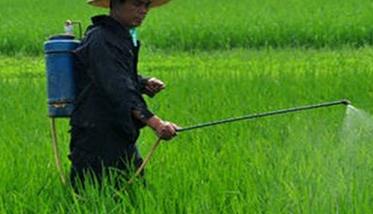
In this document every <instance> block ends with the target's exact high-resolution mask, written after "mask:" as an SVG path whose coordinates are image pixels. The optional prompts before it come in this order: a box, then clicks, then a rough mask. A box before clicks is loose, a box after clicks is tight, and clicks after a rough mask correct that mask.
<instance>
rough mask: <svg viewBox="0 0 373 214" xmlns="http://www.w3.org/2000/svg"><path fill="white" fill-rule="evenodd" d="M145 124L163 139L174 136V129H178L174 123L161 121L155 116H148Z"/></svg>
mask: <svg viewBox="0 0 373 214" xmlns="http://www.w3.org/2000/svg"><path fill="white" fill-rule="evenodd" d="M146 124H147V125H148V126H150V127H151V128H152V129H153V130H154V131H155V132H156V133H157V135H158V136H159V137H160V138H161V139H163V140H171V139H172V138H174V137H175V136H176V134H177V133H176V130H177V129H180V127H178V126H177V125H176V124H174V123H171V122H167V121H163V120H161V119H160V118H158V117H157V116H153V117H152V118H150V119H149V120H148V121H146Z"/></svg>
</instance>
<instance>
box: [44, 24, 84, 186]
mask: <svg viewBox="0 0 373 214" xmlns="http://www.w3.org/2000/svg"><path fill="white" fill-rule="evenodd" d="M74 25H78V26H79V36H80V37H79V40H78V39H76V38H75V36H74V33H73V32H74ZM64 30H65V32H64V33H63V34H58V35H54V36H51V37H49V39H48V41H46V42H45V43H44V53H45V62H46V75H47V94H48V116H49V117H50V119H51V135H52V149H53V153H54V159H55V162H56V166H57V170H58V172H59V174H60V179H61V182H62V183H63V184H66V180H65V176H64V173H63V169H62V165H61V158H60V155H59V151H58V144H57V133H56V118H66V117H70V115H71V113H72V111H73V107H74V106H73V103H74V100H75V84H74V78H73V67H74V56H73V53H72V51H73V50H74V49H75V48H77V47H78V45H79V44H80V39H81V37H82V26H81V23H80V22H75V21H71V20H67V21H66V22H65V25H64Z"/></svg>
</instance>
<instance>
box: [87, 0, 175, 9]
mask: <svg viewBox="0 0 373 214" xmlns="http://www.w3.org/2000/svg"><path fill="white" fill-rule="evenodd" d="M169 1H170V0H152V1H151V2H152V3H151V4H150V7H151V8H153V7H159V6H161V5H164V4H166V3H168V2H169ZM88 4H90V5H92V6H96V7H103V8H109V7H110V0H88Z"/></svg>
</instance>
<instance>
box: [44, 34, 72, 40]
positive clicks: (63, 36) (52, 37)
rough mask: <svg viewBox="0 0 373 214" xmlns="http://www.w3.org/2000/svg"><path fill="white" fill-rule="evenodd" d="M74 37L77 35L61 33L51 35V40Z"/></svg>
mask: <svg viewBox="0 0 373 214" xmlns="http://www.w3.org/2000/svg"><path fill="white" fill-rule="evenodd" d="M73 39H75V36H73V35H67V34H59V35H54V36H50V37H49V40H73Z"/></svg>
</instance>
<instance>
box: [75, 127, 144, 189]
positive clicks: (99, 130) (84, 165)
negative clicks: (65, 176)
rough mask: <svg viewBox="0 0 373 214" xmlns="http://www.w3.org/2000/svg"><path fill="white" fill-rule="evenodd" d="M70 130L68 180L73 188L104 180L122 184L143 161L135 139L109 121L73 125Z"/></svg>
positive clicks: (120, 186) (117, 185)
mask: <svg viewBox="0 0 373 214" xmlns="http://www.w3.org/2000/svg"><path fill="white" fill-rule="evenodd" d="M70 133H71V142H70V155H69V159H70V160H71V164H72V166H71V173H70V181H71V184H72V187H73V188H74V189H75V190H76V191H77V190H78V189H79V188H84V184H85V183H87V182H89V183H92V182H94V183H96V184H98V185H99V186H101V185H102V182H103V181H104V180H106V181H109V182H110V183H112V184H114V185H115V187H116V188H122V186H123V185H124V183H126V182H127V180H129V179H130V176H131V175H133V173H134V171H135V170H136V169H137V168H138V167H140V165H141V163H142V158H141V156H140V154H139V152H138V149H137V148H136V145H135V144H134V142H129V141H128V140H127V137H126V136H125V135H124V134H123V132H121V130H120V129H118V128H116V127H114V126H112V125H107V124H101V125H100V126H97V125H94V126H85V127H82V126H72V128H71V131H70ZM143 175H144V172H142V176H143ZM79 186H80V187H79Z"/></svg>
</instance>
